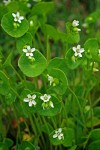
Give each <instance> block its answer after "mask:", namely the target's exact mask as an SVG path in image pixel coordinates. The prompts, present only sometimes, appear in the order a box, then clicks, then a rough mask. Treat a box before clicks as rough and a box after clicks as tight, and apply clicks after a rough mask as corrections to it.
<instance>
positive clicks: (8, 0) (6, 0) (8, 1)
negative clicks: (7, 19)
mask: <svg viewBox="0 0 100 150" xmlns="http://www.w3.org/2000/svg"><path fill="white" fill-rule="evenodd" d="M10 2H11V0H3V3H4V4H5V5H8V4H9V3H10Z"/></svg>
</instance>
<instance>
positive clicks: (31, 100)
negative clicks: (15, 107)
mask: <svg viewBox="0 0 100 150" xmlns="http://www.w3.org/2000/svg"><path fill="white" fill-rule="evenodd" d="M35 99H36V95H35V94H34V95H30V94H28V95H27V98H24V102H28V103H29V107H32V105H34V106H35V105H36V101H35Z"/></svg>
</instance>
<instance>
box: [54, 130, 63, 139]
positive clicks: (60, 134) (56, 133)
mask: <svg viewBox="0 0 100 150" xmlns="http://www.w3.org/2000/svg"><path fill="white" fill-rule="evenodd" d="M53 138H58V140H62V139H64V134H63V133H62V128H59V129H57V130H56V131H55V134H54V135H53Z"/></svg>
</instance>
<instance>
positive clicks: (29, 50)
mask: <svg viewBox="0 0 100 150" xmlns="http://www.w3.org/2000/svg"><path fill="white" fill-rule="evenodd" d="M35 50H36V49H35V48H31V47H30V46H29V45H27V46H25V48H24V49H23V52H24V53H26V56H27V57H28V58H29V59H32V57H33V52H34V51H35Z"/></svg>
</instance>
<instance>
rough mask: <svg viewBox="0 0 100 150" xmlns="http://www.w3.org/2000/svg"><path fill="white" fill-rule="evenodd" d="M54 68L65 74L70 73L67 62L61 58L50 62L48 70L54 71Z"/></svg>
mask: <svg viewBox="0 0 100 150" xmlns="http://www.w3.org/2000/svg"><path fill="white" fill-rule="evenodd" d="M53 68H58V69H60V70H62V71H63V72H64V73H65V74H66V73H67V71H68V68H67V63H66V60H65V59H63V58H59V57H55V58H53V59H51V60H50V62H49V64H48V67H47V69H48V70H52V69H53Z"/></svg>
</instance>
